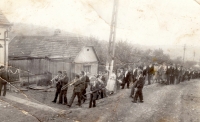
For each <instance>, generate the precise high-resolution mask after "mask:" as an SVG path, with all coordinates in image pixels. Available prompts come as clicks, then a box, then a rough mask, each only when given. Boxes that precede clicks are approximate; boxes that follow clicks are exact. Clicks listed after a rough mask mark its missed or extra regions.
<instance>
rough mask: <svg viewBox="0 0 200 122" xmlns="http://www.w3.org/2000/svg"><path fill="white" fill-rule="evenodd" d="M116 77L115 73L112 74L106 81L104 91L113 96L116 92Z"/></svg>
mask: <svg viewBox="0 0 200 122" xmlns="http://www.w3.org/2000/svg"><path fill="white" fill-rule="evenodd" d="M116 85H117V84H116V75H115V73H114V72H113V73H112V74H111V75H110V77H109V79H108V83H107V86H106V89H107V90H108V91H109V92H110V94H113V93H114V92H116Z"/></svg>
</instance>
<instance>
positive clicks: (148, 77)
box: [147, 64, 154, 85]
mask: <svg viewBox="0 0 200 122" xmlns="http://www.w3.org/2000/svg"><path fill="white" fill-rule="evenodd" d="M153 70H154V65H152V64H150V65H149V66H147V75H148V76H147V80H148V85H151V79H152V76H153V73H154V71H153Z"/></svg>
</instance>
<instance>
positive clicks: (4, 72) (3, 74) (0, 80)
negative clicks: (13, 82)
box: [0, 70, 9, 84]
mask: <svg viewBox="0 0 200 122" xmlns="http://www.w3.org/2000/svg"><path fill="white" fill-rule="evenodd" d="M0 77H1V78H2V79H0V83H2V84H7V82H9V75H8V72H7V71H6V70H2V71H1V72H0ZM3 79H4V80H6V81H7V82H6V81H4V80H3Z"/></svg>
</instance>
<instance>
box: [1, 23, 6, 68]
mask: <svg viewBox="0 0 200 122" xmlns="http://www.w3.org/2000/svg"><path fill="white" fill-rule="evenodd" d="M5 31H6V28H5V27H3V26H0V44H1V45H2V46H3V47H0V65H4V32H5Z"/></svg>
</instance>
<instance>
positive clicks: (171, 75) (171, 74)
mask: <svg viewBox="0 0 200 122" xmlns="http://www.w3.org/2000/svg"><path fill="white" fill-rule="evenodd" d="M166 73H167V77H168V78H167V79H168V82H167V84H174V68H173V67H172V64H170V65H169V66H168V68H167V72H166Z"/></svg>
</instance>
